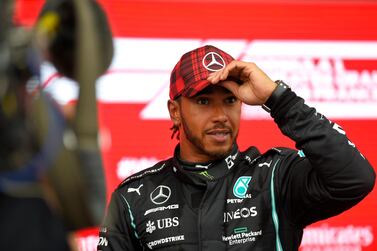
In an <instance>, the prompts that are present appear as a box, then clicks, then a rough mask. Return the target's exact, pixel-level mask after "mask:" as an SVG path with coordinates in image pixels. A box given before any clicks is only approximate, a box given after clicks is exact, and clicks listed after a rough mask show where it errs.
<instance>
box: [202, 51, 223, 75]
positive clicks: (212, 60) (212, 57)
mask: <svg viewBox="0 0 377 251" xmlns="http://www.w3.org/2000/svg"><path fill="white" fill-rule="evenodd" d="M202 64H203V66H204V68H206V69H207V70H209V71H220V70H222V69H224V67H225V61H224V59H223V58H222V57H221V56H220V54H218V53H216V52H208V53H207V54H206V55H205V56H204V57H203V60H202Z"/></svg>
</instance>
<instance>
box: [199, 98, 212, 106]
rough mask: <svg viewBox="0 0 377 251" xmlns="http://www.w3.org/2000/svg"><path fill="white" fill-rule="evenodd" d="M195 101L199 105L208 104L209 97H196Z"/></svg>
mask: <svg viewBox="0 0 377 251" xmlns="http://www.w3.org/2000/svg"><path fill="white" fill-rule="evenodd" d="M196 103H198V104H199V105H208V104H209V99H208V98H204V97H201V98H198V99H197V100H196Z"/></svg>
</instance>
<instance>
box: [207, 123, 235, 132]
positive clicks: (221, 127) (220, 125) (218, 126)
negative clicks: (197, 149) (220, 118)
mask: <svg viewBox="0 0 377 251" xmlns="http://www.w3.org/2000/svg"><path fill="white" fill-rule="evenodd" d="M215 130H223V131H226V132H229V133H233V129H232V128H231V127H230V126H228V125H226V124H224V123H217V124H216V125H215V126H213V127H211V128H208V129H206V130H205V131H204V132H205V133H211V132H213V131H215Z"/></svg>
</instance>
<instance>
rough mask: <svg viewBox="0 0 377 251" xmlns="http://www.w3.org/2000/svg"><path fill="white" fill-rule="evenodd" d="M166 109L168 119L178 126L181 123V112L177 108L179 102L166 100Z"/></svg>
mask: <svg viewBox="0 0 377 251" xmlns="http://www.w3.org/2000/svg"><path fill="white" fill-rule="evenodd" d="M167 105H168V110H169V114H170V119H171V121H173V123H174V125H176V126H179V125H180V124H181V112H180V109H179V102H178V101H177V100H168V104H167Z"/></svg>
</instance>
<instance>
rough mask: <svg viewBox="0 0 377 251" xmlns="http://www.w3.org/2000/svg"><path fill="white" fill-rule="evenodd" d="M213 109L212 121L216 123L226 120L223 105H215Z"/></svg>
mask: <svg viewBox="0 0 377 251" xmlns="http://www.w3.org/2000/svg"><path fill="white" fill-rule="evenodd" d="M213 109H214V111H213V118H212V121H213V122H214V123H218V122H221V123H225V122H227V121H228V115H227V114H226V112H225V108H224V107H223V106H221V105H217V106H215V107H214V108H213Z"/></svg>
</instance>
